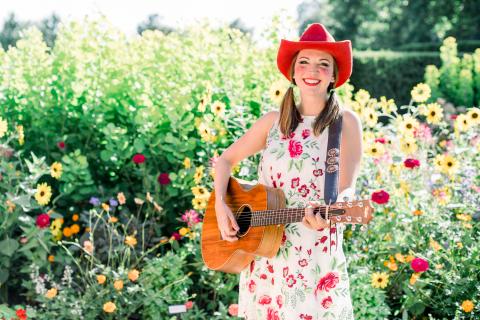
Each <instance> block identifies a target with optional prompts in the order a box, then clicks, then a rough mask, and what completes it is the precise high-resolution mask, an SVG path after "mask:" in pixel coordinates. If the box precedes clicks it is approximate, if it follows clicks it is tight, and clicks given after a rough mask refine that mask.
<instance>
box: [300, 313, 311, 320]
mask: <svg viewBox="0 0 480 320" xmlns="http://www.w3.org/2000/svg"><path fill="white" fill-rule="evenodd" d="M300 319H302V320H312V319H313V317H312V316H310V315H308V314H303V313H301V314H300Z"/></svg>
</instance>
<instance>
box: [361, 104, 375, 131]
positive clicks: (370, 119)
mask: <svg viewBox="0 0 480 320" xmlns="http://www.w3.org/2000/svg"><path fill="white" fill-rule="evenodd" d="M360 115H361V117H362V119H363V121H364V122H365V123H366V125H367V126H369V127H370V128H373V127H375V125H376V124H377V122H378V116H377V112H376V111H375V109H374V108H372V107H365V108H364V109H363V110H362V112H361V114H360Z"/></svg>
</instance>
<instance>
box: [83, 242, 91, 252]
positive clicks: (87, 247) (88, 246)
mask: <svg viewBox="0 0 480 320" xmlns="http://www.w3.org/2000/svg"><path fill="white" fill-rule="evenodd" d="M83 249H84V250H85V251H87V252H88V253H89V254H92V253H93V243H92V242H91V241H90V240H85V241H83Z"/></svg>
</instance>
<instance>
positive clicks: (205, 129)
mask: <svg viewBox="0 0 480 320" xmlns="http://www.w3.org/2000/svg"><path fill="white" fill-rule="evenodd" d="M198 131H199V133H200V136H201V138H202V140H203V141H205V142H215V140H216V139H217V136H216V135H215V132H214V130H213V129H212V128H211V127H209V126H208V124H206V123H205V122H202V123H200V125H199V126H198Z"/></svg>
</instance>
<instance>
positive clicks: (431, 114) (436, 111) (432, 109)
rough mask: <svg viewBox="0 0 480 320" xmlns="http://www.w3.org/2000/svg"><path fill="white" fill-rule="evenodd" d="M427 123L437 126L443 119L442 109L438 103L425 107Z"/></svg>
mask: <svg viewBox="0 0 480 320" xmlns="http://www.w3.org/2000/svg"><path fill="white" fill-rule="evenodd" d="M426 116H427V122H428V123H430V124H439V123H440V122H441V121H442V119H443V109H442V107H441V106H440V105H439V104H438V103H429V104H428V105H427V111H426Z"/></svg>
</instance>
